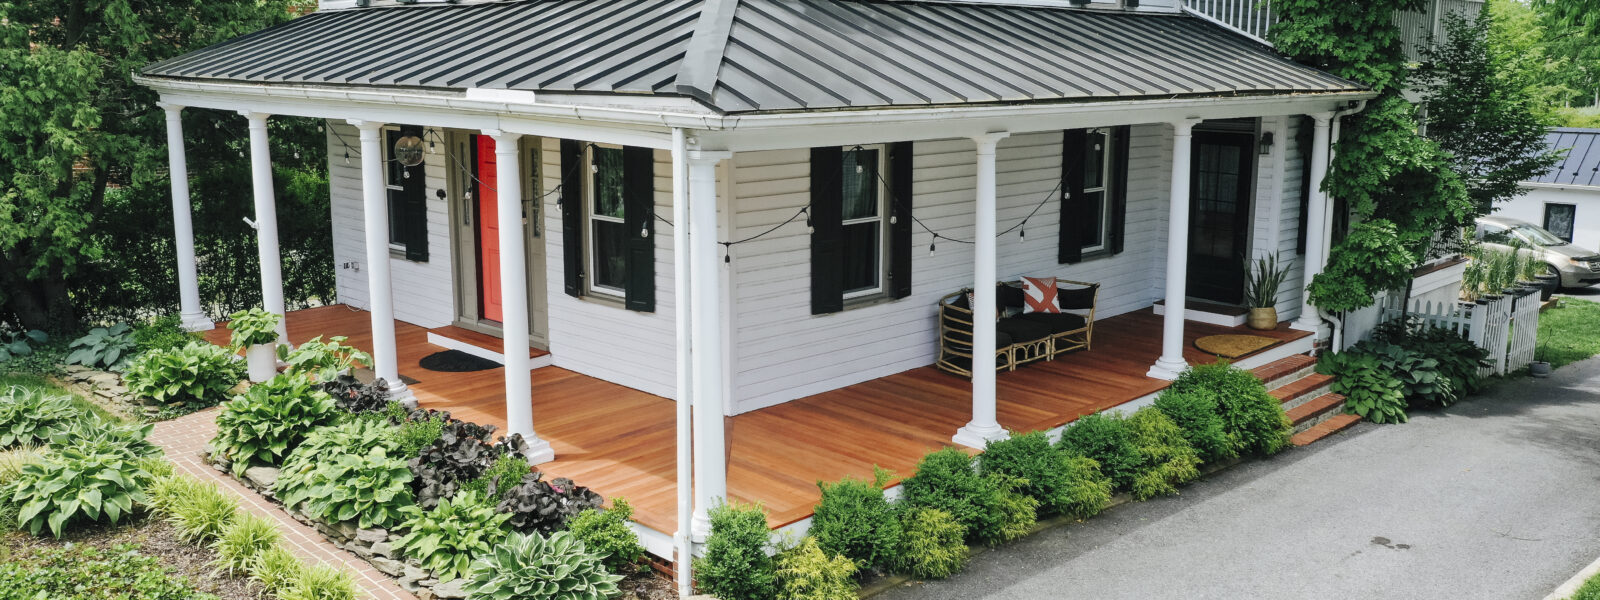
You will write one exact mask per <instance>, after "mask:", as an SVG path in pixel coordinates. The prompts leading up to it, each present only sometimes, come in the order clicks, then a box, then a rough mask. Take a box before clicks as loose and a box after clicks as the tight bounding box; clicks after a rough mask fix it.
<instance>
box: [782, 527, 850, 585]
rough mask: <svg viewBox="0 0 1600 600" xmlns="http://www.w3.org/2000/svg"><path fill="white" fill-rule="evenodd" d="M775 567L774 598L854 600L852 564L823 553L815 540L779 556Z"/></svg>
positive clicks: (802, 541)
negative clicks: (776, 590)
mask: <svg viewBox="0 0 1600 600" xmlns="http://www.w3.org/2000/svg"><path fill="white" fill-rule="evenodd" d="M775 562H776V564H777V572H776V573H777V579H776V583H777V588H778V598H781V599H782V600H857V598H859V597H860V596H857V595H856V580H855V574H856V563H855V562H854V561H851V560H850V559H849V558H846V557H844V556H841V555H838V554H831V553H828V552H824V551H823V550H822V548H821V547H820V546H818V544H817V539H816V538H812V537H808V538H805V539H803V540H801V541H800V545H799V546H796V547H795V548H792V549H790V550H787V551H784V552H783V553H781V554H779V555H778V556H777V559H776V561H775Z"/></svg>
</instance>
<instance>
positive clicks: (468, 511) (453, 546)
mask: <svg viewBox="0 0 1600 600" xmlns="http://www.w3.org/2000/svg"><path fill="white" fill-rule="evenodd" d="M400 510H401V512H402V513H404V514H405V516H406V520H405V522H404V523H402V524H401V526H400V528H401V529H402V530H404V531H406V532H407V533H406V534H405V535H404V536H401V538H400V539H399V540H398V541H396V542H395V543H394V549H395V551H396V552H399V553H400V554H401V555H402V556H407V557H410V558H415V559H417V561H419V562H421V563H422V567H423V568H425V569H428V570H429V571H433V575H434V576H435V577H438V578H439V581H441V582H448V581H452V580H455V579H457V578H460V577H463V576H465V575H467V573H468V571H469V570H470V569H471V568H472V560H473V558H475V557H477V556H478V555H481V554H484V553H486V552H488V551H489V550H490V549H492V548H494V545H495V544H497V543H499V542H500V540H502V539H505V537H506V530H505V528H504V527H503V526H504V525H505V522H506V519H507V518H509V517H510V515H506V514H502V513H497V512H495V510H494V505H493V504H491V503H489V502H486V501H485V500H484V498H483V496H481V495H479V494H478V493H476V492H473V491H470V490H469V491H464V492H461V493H460V494H456V497H455V498H454V499H447V500H441V501H439V505H438V506H435V507H433V509H432V510H422V509H421V508H419V507H417V506H415V505H412V506H407V507H405V508H402V509H400Z"/></svg>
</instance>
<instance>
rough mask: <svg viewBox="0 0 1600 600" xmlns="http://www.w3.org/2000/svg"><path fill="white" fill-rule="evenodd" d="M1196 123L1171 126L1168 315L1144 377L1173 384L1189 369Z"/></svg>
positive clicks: (1190, 122) (1193, 121)
mask: <svg viewBox="0 0 1600 600" xmlns="http://www.w3.org/2000/svg"><path fill="white" fill-rule="evenodd" d="M1198 122H1200V120H1199V119H1184V120H1182V121H1175V122H1173V123H1172V130H1173V131H1172V189H1171V191H1170V192H1169V193H1168V195H1169V198H1170V200H1171V202H1170V207H1169V209H1168V213H1167V298H1166V301H1167V312H1166V314H1165V315H1164V316H1163V319H1162V322H1161V358H1158V359H1156V364H1155V365H1154V366H1152V367H1150V371H1149V372H1148V373H1146V375H1148V376H1150V377H1154V378H1156V379H1166V380H1169V381H1170V380H1173V379H1177V378H1178V374H1179V373H1182V372H1183V370H1184V369H1187V368H1189V363H1188V362H1187V361H1185V360H1183V313H1184V310H1185V309H1186V308H1187V306H1186V303H1185V302H1184V300H1185V295H1186V294H1187V293H1188V281H1187V279H1188V277H1187V274H1188V271H1187V269H1188V267H1189V165H1190V163H1191V158H1192V154H1193V152H1194V144H1193V143H1191V137H1192V136H1191V132H1193V130H1194V126H1195V123H1198Z"/></svg>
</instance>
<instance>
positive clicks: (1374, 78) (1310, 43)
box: [1270, 0, 1422, 92]
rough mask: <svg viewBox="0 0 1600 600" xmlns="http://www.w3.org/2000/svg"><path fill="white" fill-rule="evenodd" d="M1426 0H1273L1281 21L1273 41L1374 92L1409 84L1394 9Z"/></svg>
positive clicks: (1409, 7) (1285, 50)
mask: <svg viewBox="0 0 1600 600" xmlns="http://www.w3.org/2000/svg"><path fill="white" fill-rule="evenodd" d="M1421 6H1422V0H1371V1H1369V2H1365V3H1362V4H1361V5H1355V4H1351V3H1349V2H1340V1H1339V0H1274V1H1273V2H1272V11H1273V12H1274V13H1276V14H1277V15H1278V18H1279V21H1278V23H1277V24H1275V25H1273V26H1272V31H1271V37H1270V39H1271V41H1272V44H1273V46H1275V47H1277V49H1278V50H1279V51H1280V52H1283V53H1284V54H1287V55H1289V56H1291V57H1293V58H1294V59H1295V60H1297V61H1299V62H1302V63H1305V64H1308V65H1311V66H1313V67H1317V68H1319V69H1322V70H1324V71H1327V72H1329V73H1333V74H1334V75H1338V76H1340V77H1343V78H1345V79H1349V80H1351V81H1356V82H1360V83H1362V84H1364V85H1367V86H1369V87H1371V88H1372V89H1373V90H1376V91H1379V92H1384V91H1389V90H1397V89H1398V88H1399V87H1400V86H1401V85H1403V84H1404V82H1405V62H1406V57H1405V47H1404V46H1402V45H1401V43H1400V30H1399V29H1398V28H1396V27H1395V26H1394V21H1393V19H1394V11H1396V10H1417V9H1419V8H1421Z"/></svg>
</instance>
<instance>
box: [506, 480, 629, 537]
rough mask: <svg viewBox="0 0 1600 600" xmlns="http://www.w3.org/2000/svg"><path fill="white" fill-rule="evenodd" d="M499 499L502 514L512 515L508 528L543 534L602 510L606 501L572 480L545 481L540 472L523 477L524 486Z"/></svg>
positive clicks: (513, 488) (516, 487) (514, 488)
mask: <svg viewBox="0 0 1600 600" xmlns="http://www.w3.org/2000/svg"><path fill="white" fill-rule="evenodd" d="M500 498H501V500H500V505H499V507H498V508H499V510H500V512H503V513H507V514H509V515H511V519H510V520H509V521H507V524H508V525H510V526H511V527H512V528H513V529H516V530H517V531H523V532H529V531H538V532H541V533H550V532H552V531H556V530H558V529H562V528H563V527H565V526H566V524H567V521H568V520H570V519H572V518H573V517H576V516H578V513H581V512H583V511H585V510H588V509H593V508H600V506H601V505H602V504H603V503H604V502H605V499H604V498H601V497H600V494H596V493H594V492H593V491H591V490H590V489H589V488H586V487H583V486H581V485H578V484H575V483H573V482H572V480H571V479H567V478H565V477H557V478H555V479H552V480H550V481H544V480H543V479H542V476H541V474H540V473H529V474H527V475H524V476H523V477H522V483H520V484H518V485H516V486H513V487H511V488H509V489H506V490H505V491H503V492H501V495H500Z"/></svg>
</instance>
